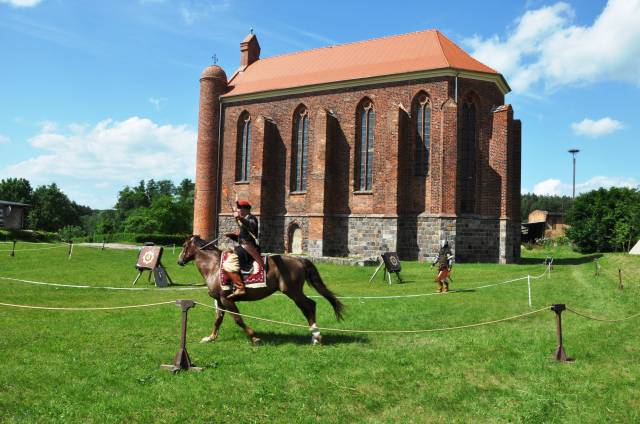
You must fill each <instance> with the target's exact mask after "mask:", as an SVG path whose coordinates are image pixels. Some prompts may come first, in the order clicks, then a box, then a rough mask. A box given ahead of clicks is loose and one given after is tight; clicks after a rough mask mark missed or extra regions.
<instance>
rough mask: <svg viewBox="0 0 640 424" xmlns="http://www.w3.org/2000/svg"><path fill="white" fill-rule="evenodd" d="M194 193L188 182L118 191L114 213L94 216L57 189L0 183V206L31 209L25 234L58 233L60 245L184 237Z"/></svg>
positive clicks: (166, 182)
mask: <svg viewBox="0 0 640 424" xmlns="http://www.w3.org/2000/svg"><path fill="white" fill-rule="evenodd" d="M194 190H195V185H194V184H193V182H192V181H191V180H189V179H184V180H182V181H181V182H180V184H178V185H177V186H176V185H174V183H173V182H171V181H169V180H160V181H155V180H153V179H151V180H149V181H146V182H145V181H144V180H143V181H140V182H139V183H138V185H136V186H133V187H129V186H126V187H125V188H124V189H122V190H121V191H120V192H119V194H118V200H117V202H116V204H115V207H114V209H109V210H94V209H91V208H90V207H88V206H83V205H79V204H77V203H76V202H74V201H72V200H70V199H69V197H68V196H67V195H66V194H64V193H63V192H62V191H61V190H60V188H59V187H58V186H57V185H56V184H55V183H52V184H50V185H42V186H39V187H37V188H36V189H33V188H32V186H31V183H30V182H29V181H28V180H26V179H24V178H8V179H3V180H1V181H0V200H7V201H12V202H20V203H27V204H29V205H31V207H30V208H29V209H28V211H27V216H26V228H27V229H31V230H38V231H46V232H56V233H60V235H61V237H62V238H63V239H70V238H76V237H83V236H86V237H88V238H91V237H92V236H94V235H96V234H100V235H103V236H104V235H111V234H118V233H120V234H122V233H129V234H188V233H190V232H191V226H192V222H193V196H194ZM102 239H104V237H102ZM100 241H101V240H100Z"/></svg>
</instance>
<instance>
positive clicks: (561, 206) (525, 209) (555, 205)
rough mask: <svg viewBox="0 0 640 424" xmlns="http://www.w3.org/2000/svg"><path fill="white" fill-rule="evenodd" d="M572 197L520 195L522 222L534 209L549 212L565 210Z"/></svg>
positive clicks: (568, 206)
mask: <svg viewBox="0 0 640 424" xmlns="http://www.w3.org/2000/svg"><path fill="white" fill-rule="evenodd" d="M572 201H573V199H572V198H571V197H569V196H551V195H537V194H533V193H526V194H523V195H522V196H521V197H520V216H521V218H522V222H527V219H528V218H529V214H530V213H531V212H532V211H534V210H536V209H539V210H543V211H549V212H566V211H567V210H568V209H569V208H570V207H571V203H572Z"/></svg>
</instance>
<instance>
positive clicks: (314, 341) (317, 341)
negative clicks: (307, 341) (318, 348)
mask: <svg viewBox="0 0 640 424" xmlns="http://www.w3.org/2000/svg"><path fill="white" fill-rule="evenodd" d="M311 344H312V345H314V346H315V345H319V344H322V337H321V336H317V337H315V336H313V337H311Z"/></svg>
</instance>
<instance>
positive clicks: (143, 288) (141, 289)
mask: <svg viewBox="0 0 640 424" xmlns="http://www.w3.org/2000/svg"><path fill="white" fill-rule="evenodd" d="M545 273H546V271H545ZM545 273H543V274H541V275H544V274H545ZM531 278H540V276H538V277H531ZM0 279H2V280H8V281H14V282H20V283H26V284H36V285H42V286H54V287H66V288H77V289H103V290H124V291H145V290H159V291H167V290H201V289H205V288H207V287H206V286H198V287H166V288H161V289H159V288H145V287H109V286H90V285H78V284H59V283H47V282H43V281H33V280H23V279H19V278H11V277H2V276H0ZM526 279H527V277H519V278H515V279H512V280H507V281H501V282H499V283H494V284H485V285H483V286H476V287H468V288H464V289H456V290H449V291H448V292H446V293H418V294H406V295H391V296H336V298H337V299H344V300H353V299H356V300H385V299H409V298H418V297H427V296H438V295H446V294H450V293H462V292H465V291H469V290H479V289H485V288H489V287H496V286H500V285H504V284H510V283H514V282H516V281H521V280H526ZM277 294H278V295H280V296H284V295H283V294H282V293H277ZM307 297H310V298H318V299H320V298H322V296H319V295H308V296H307Z"/></svg>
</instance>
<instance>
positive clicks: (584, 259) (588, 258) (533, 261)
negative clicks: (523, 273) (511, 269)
mask: <svg viewBox="0 0 640 424" xmlns="http://www.w3.org/2000/svg"><path fill="white" fill-rule="evenodd" d="M601 257H602V253H594V254H592V255H585V256H580V257H579V258H557V259H556V258H554V259H553V264H554V265H582V264H586V263H589V262H593V261H595V260H596V259H600V258H601ZM519 263H520V265H541V264H543V263H544V258H520V262H519Z"/></svg>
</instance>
